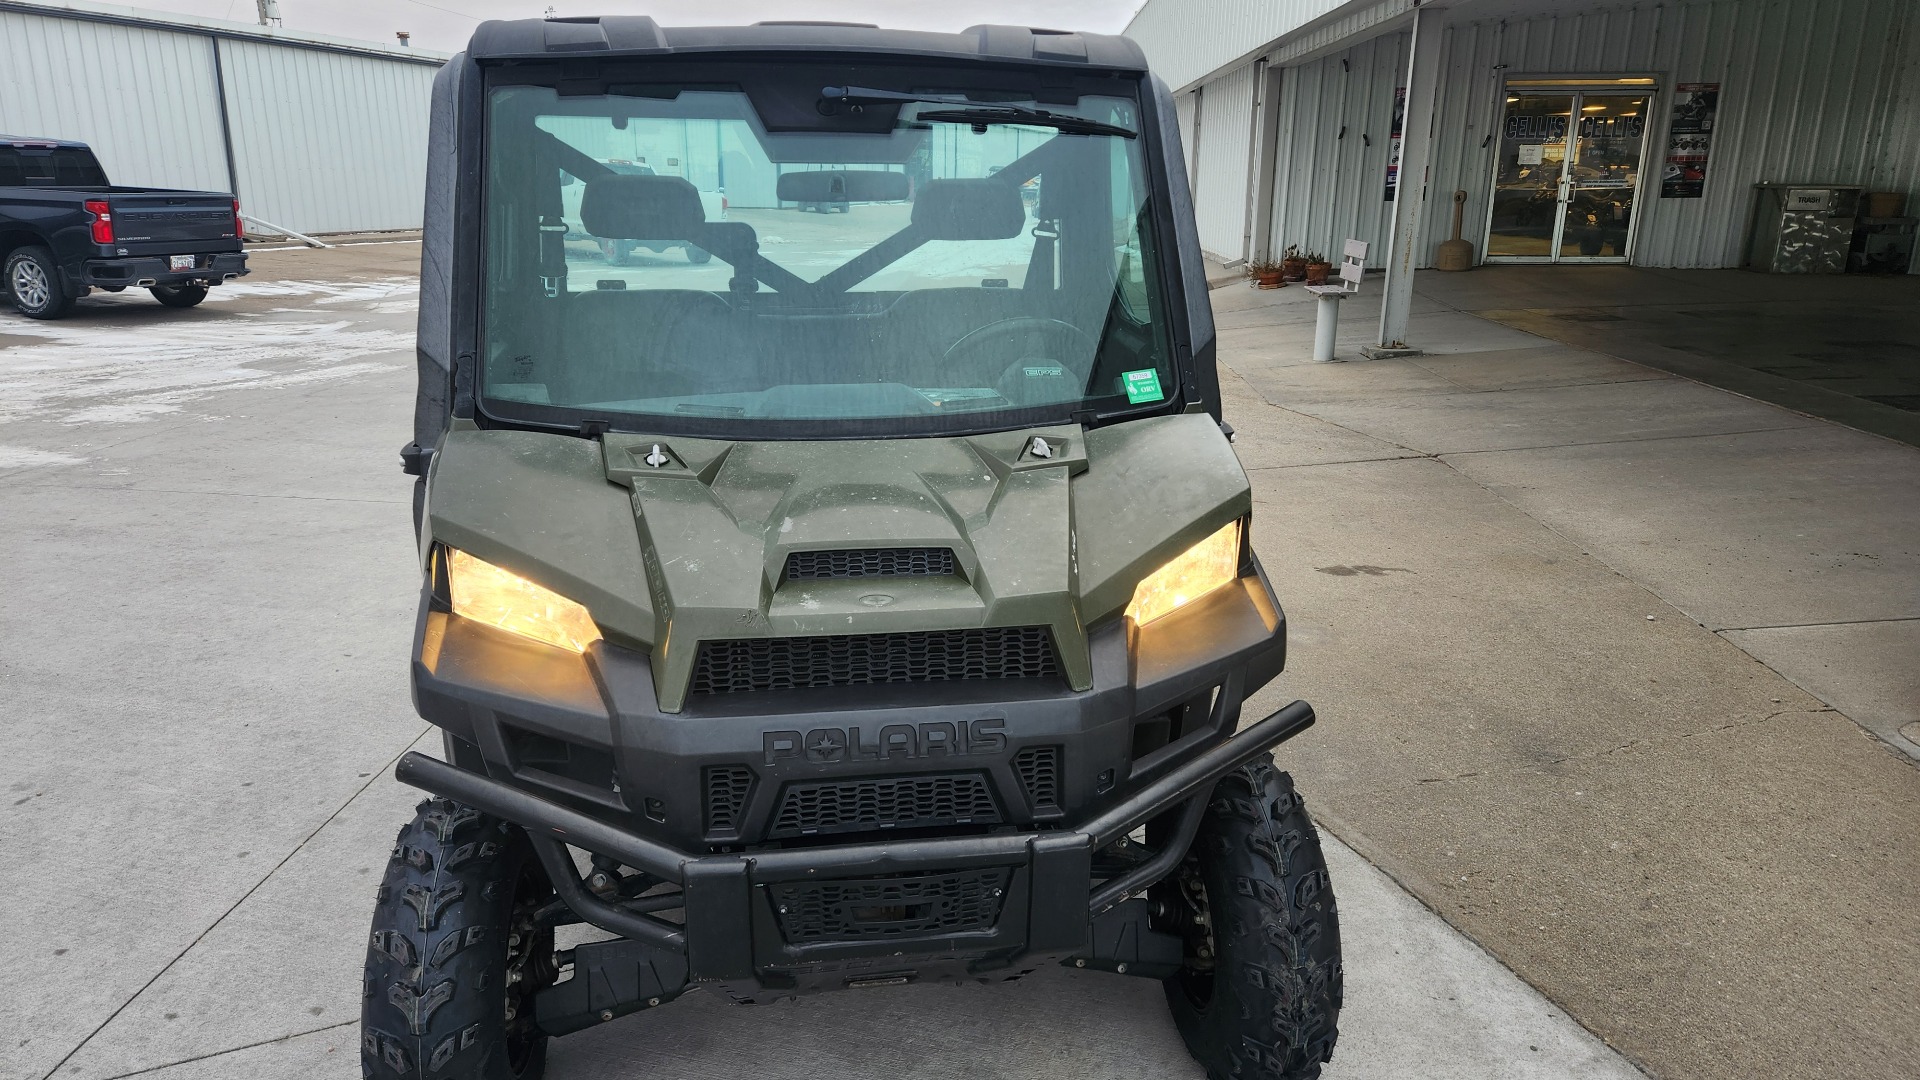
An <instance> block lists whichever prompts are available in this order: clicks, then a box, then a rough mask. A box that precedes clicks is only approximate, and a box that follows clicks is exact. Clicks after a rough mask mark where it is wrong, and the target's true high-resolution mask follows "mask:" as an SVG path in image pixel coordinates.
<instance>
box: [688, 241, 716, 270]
mask: <svg viewBox="0 0 1920 1080" xmlns="http://www.w3.org/2000/svg"><path fill="white" fill-rule="evenodd" d="M687 261H688V262H690V263H692V264H694V265H695V266H705V265H706V264H708V263H710V262H712V261H713V253H712V252H710V251H708V250H707V249H706V248H702V247H694V246H693V245H692V244H688V245H687Z"/></svg>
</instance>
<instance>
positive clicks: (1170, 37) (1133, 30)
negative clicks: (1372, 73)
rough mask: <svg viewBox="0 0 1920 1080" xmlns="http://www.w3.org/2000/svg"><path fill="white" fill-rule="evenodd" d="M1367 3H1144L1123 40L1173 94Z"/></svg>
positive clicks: (1245, 0) (1182, 0)
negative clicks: (1130, 43)
mask: <svg viewBox="0 0 1920 1080" xmlns="http://www.w3.org/2000/svg"><path fill="white" fill-rule="evenodd" d="M1371 3H1373V0H1147V3H1146V6H1144V7H1142V8H1141V9H1140V11H1139V13H1138V14H1136V15H1135V16H1134V17H1133V21H1132V22H1130V23H1128V24H1127V29H1126V31H1125V33H1126V36H1128V37H1130V38H1132V39H1133V40H1135V41H1137V42H1139V43H1140V48H1141V50H1142V51H1144V52H1145V53H1146V54H1147V63H1148V65H1149V66H1151V67H1152V68H1153V70H1154V71H1155V72H1156V73H1157V74H1158V75H1159V76H1160V77H1161V78H1162V79H1165V80H1166V81H1167V85H1168V86H1171V87H1173V88H1174V89H1176V90H1179V89H1181V88H1183V87H1185V86H1187V85H1188V84H1189V83H1193V82H1196V81H1198V80H1199V79H1201V78H1203V77H1205V76H1206V75H1208V74H1209V73H1211V72H1215V71H1218V70H1220V69H1221V68H1223V67H1226V66H1227V65H1229V64H1232V63H1234V62H1235V61H1236V60H1241V59H1250V58H1251V57H1252V56H1253V55H1254V54H1255V53H1258V52H1260V51H1261V50H1263V49H1265V48H1266V47H1267V45H1269V44H1270V43H1272V42H1274V41H1276V40H1278V39H1279V38H1280V37H1282V36H1283V35H1285V34H1287V33H1289V32H1291V31H1293V30H1297V29H1299V28H1300V27H1302V26H1305V25H1306V24H1307V23H1310V22H1312V21H1313V20H1315V19H1318V18H1320V17H1321V16H1324V15H1327V14H1328V13H1330V12H1333V11H1335V10H1337V9H1339V8H1342V7H1351V8H1356V9H1357V8H1364V7H1367V6H1369V5H1370V4H1371Z"/></svg>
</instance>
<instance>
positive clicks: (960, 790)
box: [767, 773, 1000, 839]
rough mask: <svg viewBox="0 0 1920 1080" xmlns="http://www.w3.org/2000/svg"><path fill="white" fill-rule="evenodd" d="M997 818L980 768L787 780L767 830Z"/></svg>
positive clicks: (772, 833) (780, 833) (797, 832)
mask: <svg viewBox="0 0 1920 1080" xmlns="http://www.w3.org/2000/svg"><path fill="white" fill-rule="evenodd" d="M999 821H1000V809H999V808H998V807H997V806H995V805H994V803H993V795H992V793H991V792H989V791H988V790H987V781H986V778H985V777H984V776H982V775H981V774H979V773H957V774H953V775H946V776H902V777H889V778H886V779H874V780H827V781H819V782H808V783H795V784H788V785H787V788H786V790H785V791H783V792H781V794H780V807H779V809H778V810H776V811H775V812H774V815H773V826H772V828H771V829H770V830H768V833H767V835H768V836H769V837H771V838H773V839H780V838H783V837H792V836H812V835H814V834H816V833H842V832H861V831H865V830H869V829H907V828H926V827H930V826H936V825H991V824H996V823H998V822H999Z"/></svg>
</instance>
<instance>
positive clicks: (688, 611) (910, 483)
mask: <svg viewBox="0 0 1920 1080" xmlns="http://www.w3.org/2000/svg"><path fill="white" fill-rule="evenodd" d="M1036 437H1038V438H1041V439H1044V440H1045V441H1046V444H1047V449H1048V450H1050V451H1051V456H1038V455H1036V454H1035V453H1034V452H1033V448H1032V444H1033V440H1034V439H1035V438H1036ZM656 446H657V447H659V452H660V456H661V457H664V458H665V460H664V462H661V463H659V464H657V465H650V464H648V462H647V459H648V457H649V456H650V455H652V454H653V451H654V448H655V447H656ZM655 460H656V461H659V458H655ZM430 483H431V486H430V489H429V499H428V516H427V528H426V530H425V535H426V539H427V540H437V541H440V542H443V543H446V544H450V545H452V546H454V547H458V548H463V549H465V550H467V551H469V552H471V553H472V554H474V555H477V556H479V557H481V558H483V559H486V560H488V561H490V562H494V563H497V564H499V565H501V566H504V567H507V568H508V569H511V570H513V571H515V572H517V573H520V574H523V575H525V576H526V577H529V578H531V579H533V580H535V581H538V582H540V583H541V584H543V585H545V586H547V587H549V588H552V589H554V590H556V591H558V592H560V593H562V594H564V595H566V596H569V597H572V598H573V599H575V600H578V601H580V602H581V603H583V604H585V605H586V606H587V609H588V610H589V611H591V612H592V613H593V615H594V618H595V621H597V622H598V623H599V624H600V625H601V628H602V630H603V631H604V632H605V633H606V635H607V637H608V639H609V640H611V641H615V642H618V643H620V644H624V645H628V646H632V647H637V648H642V649H647V650H650V651H651V652H652V654H653V670H654V679H655V683H656V686H655V690H656V693H657V694H658V696H659V699H660V705H661V707H662V708H664V709H667V710H669V711H677V710H678V709H679V708H680V707H681V705H682V703H683V701H684V697H685V691H686V685H687V681H688V677H689V675H690V673H691V670H692V666H693V661H694V655H695V653H696V651H697V646H698V643H699V642H700V641H702V640H708V639H716V638H740V637H762V636H774V637H787V636H812V635H825V634H867V633H890V632H899V631H911V630H934V629H956V628H964V627H974V626H1039V625H1045V626H1048V627H1049V628H1050V629H1051V630H1052V632H1053V637H1054V641H1055V643H1056V645H1057V647H1058V649H1059V652H1060V660H1061V665H1062V667H1063V669H1064V670H1065V672H1066V675H1067V678H1068V681H1069V682H1070V683H1071V684H1072V685H1073V687H1074V688H1075V689H1086V688H1088V687H1089V686H1091V685H1092V669H1091V663H1090V661H1089V658H1088V652H1087V638H1086V627H1087V626H1089V625H1093V624H1097V623H1099V622H1101V621H1103V620H1105V619H1108V618H1111V617H1114V616H1116V615H1118V614H1119V613H1120V611H1121V609H1122V608H1124V607H1125V606H1126V603H1127V600H1128V599H1129V598H1130V597H1131V595H1132V593H1133V588H1134V585H1135V584H1136V583H1137V582H1138V581H1139V579H1140V578H1141V577H1143V576H1145V575H1146V574H1148V573H1151V572H1152V571H1153V570H1154V569H1156V568H1158V567H1159V566H1160V565H1161V564H1163V563H1164V562H1165V561H1166V560H1167V559H1170V558H1172V557H1173V556H1174V555H1177V554H1179V553H1180V552H1181V551H1183V550H1185V549H1186V547H1187V546H1189V545H1191V544H1192V543H1194V542H1195V541H1197V540H1199V539H1200V538H1202V537H1204V536H1205V535H1207V534H1208V533H1210V532H1212V531H1213V530H1215V529H1217V528H1219V527H1220V526H1221V525H1223V524H1225V523H1226V522H1228V521H1231V520H1232V519H1234V518H1235V517H1238V516H1240V515H1241V514H1244V513H1246V512H1247V509H1248V507H1249V506H1250V498H1249V493H1248V487H1247V481H1246V476H1245V474H1244V473H1242V472H1241V470H1240V468H1239V465H1238V463H1237V461H1236V460H1235V459H1234V456H1233V451H1232V449H1231V447H1230V446H1229V445H1228V444H1227V441H1226V439H1225V438H1224V437H1223V436H1222V435H1221V433H1220V430H1219V428H1218V427H1217V426H1216V425H1215V424H1214V422H1213V421H1212V419H1211V418H1209V417H1207V416H1205V415H1204V414H1189V415H1183V416H1170V417H1157V418H1151V419H1145V420H1137V421H1132V422H1130V423H1125V424H1118V425H1114V426H1112V427H1107V428H1099V429H1095V430H1092V431H1082V430H1081V429H1080V428H1078V427H1057V428H1036V429H1031V430H1027V431H1019V432H1002V433H998V434H992V435H978V436H969V437H961V438H941V439H890V440H874V441H819V442H783V443H775V442H718V441H711V440H701V439H687V438H653V437H643V436H634V435H617V434H610V435H606V436H604V437H603V438H602V439H601V441H599V442H595V441H591V440H587V439H581V438H575V437H571V436H564V435H547V434H539V433H533V432H524V431H480V430H477V429H473V428H471V427H465V426H462V427H459V428H456V429H455V430H452V431H450V432H449V433H448V435H447V438H446V440H445V442H444V443H443V445H442V447H441V449H440V452H439V453H438V454H436V455H435V458H434V466H433V475H432V477H431V482H430ZM865 548H946V549H949V550H951V551H952V552H953V554H954V559H955V563H956V570H957V573H956V574H955V575H953V576H937V577H895V578H871V577H869V578H842V579H831V580H793V581H789V580H786V579H785V568H786V565H787V558H788V556H789V555H790V554H792V553H795V552H809V551H826V550H844V549H865ZM424 550H425V548H424V547H423V551H424Z"/></svg>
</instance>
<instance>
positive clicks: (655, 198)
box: [580, 173, 707, 240]
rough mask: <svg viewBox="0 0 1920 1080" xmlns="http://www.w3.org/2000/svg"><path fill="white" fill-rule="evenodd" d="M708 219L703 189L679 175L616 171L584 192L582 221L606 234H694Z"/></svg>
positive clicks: (678, 237)
mask: <svg viewBox="0 0 1920 1080" xmlns="http://www.w3.org/2000/svg"><path fill="white" fill-rule="evenodd" d="M706 220H707V215H706V211H704V210H702V209H701V208H700V190H699V189H698V188H696V187H694V186H693V185H692V184H690V183H688V182H687V181H686V180H684V179H682V178H681V177H678V176H627V175H624V174H618V173H616V174H614V175H611V176H599V177H595V178H594V179H592V180H589V181H587V189H586V190H585V191H583V192H581V193H580V227H581V228H582V229H585V230H586V231H587V232H588V233H589V234H590V235H593V236H598V237H602V238H604V239H608V240H691V239H694V238H695V236H696V234H697V233H698V232H699V231H700V228H701V226H702V225H704V224H705V223H706Z"/></svg>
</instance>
